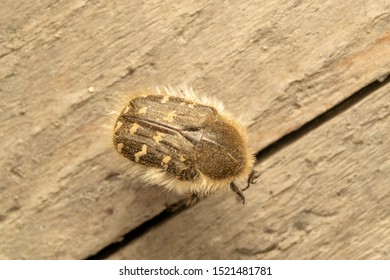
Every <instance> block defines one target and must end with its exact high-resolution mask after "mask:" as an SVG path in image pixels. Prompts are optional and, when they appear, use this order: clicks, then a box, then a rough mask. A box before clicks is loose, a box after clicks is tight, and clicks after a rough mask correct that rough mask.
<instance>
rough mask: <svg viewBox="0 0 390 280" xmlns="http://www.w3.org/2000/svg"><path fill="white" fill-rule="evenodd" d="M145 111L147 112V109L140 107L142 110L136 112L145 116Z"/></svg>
mask: <svg viewBox="0 0 390 280" xmlns="http://www.w3.org/2000/svg"><path fill="white" fill-rule="evenodd" d="M147 110H148V107H142V108H141V109H140V110H139V111H138V114H143V115H145V114H146V111H147Z"/></svg>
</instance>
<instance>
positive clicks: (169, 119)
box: [164, 111, 177, 122]
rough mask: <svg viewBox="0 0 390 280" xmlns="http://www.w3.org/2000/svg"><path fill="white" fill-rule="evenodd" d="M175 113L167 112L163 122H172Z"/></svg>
mask: <svg viewBox="0 0 390 280" xmlns="http://www.w3.org/2000/svg"><path fill="white" fill-rule="evenodd" d="M176 116H177V115H176V111H172V112H169V113H168V114H167V115H166V116H165V117H164V120H166V121H167V122H173V118H174V117H176Z"/></svg>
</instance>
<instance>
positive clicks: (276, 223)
mask: <svg viewBox="0 0 390 280" xmlns="http://www.w3.org/2000/svg"><path fill="white" fill-rule="evenodd" d="M388 139H390V84H388V85H387V86H386V87H384V88H382V89H380V90H378V91H377V92H375V93H373V94H371V96H369V97H367V98H365V99H363V101H361V102H360V103H358V104H357V105H356V106H353V107H352V108H350V109H349V110H348V111H345V112H343V113H342V114H340V115H338V116H336V117H334V118H333V119H331V120H329V121H328V122H326V123H325V124H323V125H321V126H319V127H317V128H315V129H314V130H312V131H310V132H309V133H308V134H307V135H305V136H304V137H302V138H301V139H300V140H299V141H295V142H294V143H292V144H291V145H289V146H287V147H285V148H284V149H282V150H281V151H279V152H278V153H276V154H274V155H273V156H272V157H269V158H267V159H265V160H264V161H262V162H261V164H259V165H258V166H257V168H258V169H259V170H260V171H261V172H262V176H261V179H259V182H258V184H257V185H256V186H254V187H253V188H251V189H249V190H248V191H247V200H248V202H247V204H246V205H245V206H242V205H240V204H238V203H237V202H236V201H234V200H233V199H226V197H224V196H223V195H217V196H214V197H210V198H208V199H207V200H205V201H202V202H200V203H199V204H198V205H196V206H194V207H193V208H190V209H187V210H186V211H184V212H182V213H181V214H180V215H177V216H175V217H173V218H171V219H169V220H167V221H166V222H165V223H163V224H161V225H159V226H157V227H154V228H152V229H151V230H149V231H148V232H147V233H146V234H144V235H143V236H141V237H140V238H138V239H136V240H134V241H133V242H131V243H130V244H129V245H127V246H125V247H124V248H122V249H120V250H119V251H117V252H116V253H115V254H113V255H111V256H110V258H112V259H117V258H119V259H129V258H130V259H210V258H211V259H390V176H389V174H390V145H389V142H388Z"/></svg>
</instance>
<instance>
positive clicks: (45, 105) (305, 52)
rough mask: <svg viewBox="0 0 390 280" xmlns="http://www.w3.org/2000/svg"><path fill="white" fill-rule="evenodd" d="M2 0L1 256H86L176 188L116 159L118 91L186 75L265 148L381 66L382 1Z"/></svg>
mask: <svg viewBox="0 0 390 280" xmlns="http://www.w3.org/2000/svg"><path fill="white" fill-rule="evenodd" d="M2 6H3V7H6V8H5V9H0V63H1V65H2V67H1V68H0V97H1V98H0V109H1V115H0V143H1V146H2V147H3V150H2V152H1V156H0V166H1V169H0V172H1V173H0V176H1V178H2V180H1V182H0V258H4V259H40V258H45V259H53V258H55V259H65V258H66V259H78V258H85V257H87V256H89V255H92V254H94V253H96V252H97V251H99V250H100V249H101V248H104V247H105V246H107V245H108V244H111V243H112V242H115V241H117V240H119V239H120V238H121V236H123V235H124V234H125V233H126V232H128V231H130V230H131V229H133V228H136V227H137V226H138V225H140V224H142V223H143V222H144V221H146V220H148V219H150V218H151V217H153V216H155V215H156V214H158V213H160V212H161V211H162V210H163V209H165V207H166V206H165V205H166V203H167V202H169V201H170V200H175V199H176V198H175V196H171V195H170V194H168V193H164V192H160V189H159V188H158V187H152V188H144V186H143V185H142V184H140V183H136V182H134V181H133V178H131V176H129V175H128V174H126V173H125V172H122V171H120V170H117V169H116V167H115V165H113V164H112V161H113V159H112V156H111V154H110V149H111V148H110V147H109V145H108V144H107V141H105V138H104V137H105V136H102V133H104V132H105V131H106V130H104V129H102V128H101V126H102V124H103V123H104V122H105V121H106V119H105V114H106V113H107V112H109V111H110V110H112V104H113V102H114V101H113V100H114V99H115V98H114V95H115V93H117V92H128V91H132V90H137V89H139V88H141V87H148V86H152V85H156V84H157V85H159V84H180V83H183V82H187V83H191V84H193V86H194V88H195V89H197V90H198V91H199V92H200V93H201V94H209V95H213V96H217V97H219V98H220V99H221V100H223V101H224V102H225V104H226V107H227V109H228V110H229V111H231V112H232V113H234V114H237V115H240V114H243V115H244V117H245V118H246V119H248V124H249V125H250V137H251V144H252V145H253V147H254V148H255V150H260V149H262V148H264V147H265V146H267V145H268V144H270V143H273V142H274V141H275V140H277V139H279V138H281V137H282V136H283V135H285V134H287V133H289V132H290V131H293V130H296V129H298V128H299V127H300V126H302V125H304V124H305V123H306V122H308V121H309V120H311V119H313V118H315V117H316V116H317V115H318V114H321V113H322V112H324V111H326V110H328V109H329V108H332V107H333V106H334V105H335V104H337V103H339V102H341V101H342V100H344V99H345V98H347V97H349V96H350V95H352V94H353V93H354V92H355V91H356V90H358V89H360V88H361V87H363V86H365V85H366V84H368V83H370V82H371V81H373V80H376V79H381V78H383V77H384V76H385V75H387V73H389V70H390V44H389V38H390V37H389V36H390V20H389V17H390V13H389V11H390V5H389V4H387V3H385V2H378V1H358V2H356V1H351V0H350V1H344V2H343V3H339V2H337V3H336V2H335V1H327V2H324V1H311V2H310V3H308V2H304V1H289V2H286V1H282V0H273V1H269V2H267V3H264V2H255V1H246V2H242V1H223V2H218V3H210V2H207V1H191V0H186V1H181V2H180V3H176V4H172V3H168V2H161V1H147V2H140V1H125V2H124V1H80V0H73V1H52V0H40V1H36V2H34V5H31V3H30V2H28V1H17V2H15V1H9V0H6V1H3V3H2ZM346 14H348V17H346V16H345V15H346ZM106 125H107V124H106Z"/></svg>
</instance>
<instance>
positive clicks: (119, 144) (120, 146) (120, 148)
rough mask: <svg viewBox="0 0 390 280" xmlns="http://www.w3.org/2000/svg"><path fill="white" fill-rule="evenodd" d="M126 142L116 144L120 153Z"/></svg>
mask: <svg viewBox="0 0 390 280" xmlns="http://www.w3.org/2000/svg"><path fill="white" fill-rule="evenodd" d="M124 145H125V144H123V143H118V145H117V146H116V150H117V151H118V152H119V153H122V148H123V146H124Z"/></svg>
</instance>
